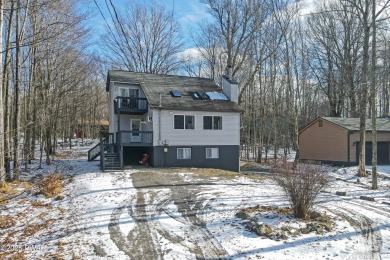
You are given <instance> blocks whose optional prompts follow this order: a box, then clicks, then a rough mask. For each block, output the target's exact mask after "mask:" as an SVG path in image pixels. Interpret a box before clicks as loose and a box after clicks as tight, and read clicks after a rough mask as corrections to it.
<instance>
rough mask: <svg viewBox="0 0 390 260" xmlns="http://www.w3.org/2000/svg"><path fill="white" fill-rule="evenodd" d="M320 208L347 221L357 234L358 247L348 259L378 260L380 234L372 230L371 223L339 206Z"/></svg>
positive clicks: (380, 242)
mask: <svg viewBox="0 0 390 260" xmlns="http://www.w3.org/2000/svg"><path fill="white" fill-rule="evenodd" d="M321 207H322V208H324V209H326V210H328V211H329V212H332V213H333V214H335V215H337V216H339V217H341V218H343V219H345V220H346V221H348V222H349V223H350V224H351V226H352V227H353V228H354V229H355V230H356V232H357V233H358V234H361V236H358V241H359V242H358V245H357V248H355V249H354V250H353V252H352V253H351V255H350V256H349V258H348V259H351V260H354V259H380V255H379V253H380V249H381V245H382V237H381V234H380V232H379V231H378V230H377V229H375V228H373V221H372V220H371V219H370V218H368V217H366V216H365V215H363V214H361V213H359V212H357V211H355V210H352V209H349V208H347V207H341V206H334V205H329V206H324V205H321Z"/></svg>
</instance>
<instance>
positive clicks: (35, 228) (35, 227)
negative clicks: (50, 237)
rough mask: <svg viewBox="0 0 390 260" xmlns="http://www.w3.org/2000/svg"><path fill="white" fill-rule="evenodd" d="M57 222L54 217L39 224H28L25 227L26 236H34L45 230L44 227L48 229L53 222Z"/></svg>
mask: <svg viewBox="0 0 390 260" xmlns="http://www.w3.org/2000/svg"><path fill="white" fill-rule="evenodd" d="M54 222H55V220H54V219H48V220H46V221H44V222H42V223H39V224H30V225H29V224H28V223H27V225H26V227H25V228H24V232H23V234H24V235H25V236H32V235H34V234H35V233H37V232H39V231H41V230H43V229H46V228H48V227H49V226H50V225H51V224H53V223H54Z"/></svg>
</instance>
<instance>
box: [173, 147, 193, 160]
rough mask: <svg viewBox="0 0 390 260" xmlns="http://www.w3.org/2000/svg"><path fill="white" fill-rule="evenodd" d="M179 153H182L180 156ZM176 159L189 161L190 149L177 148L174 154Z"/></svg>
mask: <svg viewBox="0 0 390 260" xmlns="http://www.w3.org/2000/svg"><path fill="white" fill-rule="evenodd" d="M179 151H182V156H180V154H179V153H180V152H179ZM185 151H187V152H185ZM176 158H177V159H178V160H189V159H191V148H177V152H176Z"/></svg>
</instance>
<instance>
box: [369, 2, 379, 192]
mask: <svg viewBox="0 0 390 260" xmlns="http://www.w3.org/2000/svg"><path fill="white" fill-rule="evenodd" d="M375 4H376V0H372V24H371V25H372V48H371V56H372V57H371V103H372V104H371V116H372V123H371V124H372V137H371V138H372V189H373V190H376V189H378V179H377V169H376V166H377V133H376V113H377V111H376V21H375V15H376V14H375V12H376V8H375Z"/></svg>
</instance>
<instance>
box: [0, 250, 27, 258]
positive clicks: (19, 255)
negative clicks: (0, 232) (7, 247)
mask: <svg viewBox="0 0 390 260" xmlns="http://www.w3.org/2000/svg"><path fill="white" fill-rule="evenodd" d="M0 259H8V260H25V259H27V258H26V257H25V256H24V252H23V251H19V252H16V253H15V251H5V252H0Z"/></svg>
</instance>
